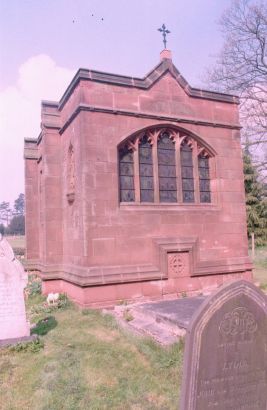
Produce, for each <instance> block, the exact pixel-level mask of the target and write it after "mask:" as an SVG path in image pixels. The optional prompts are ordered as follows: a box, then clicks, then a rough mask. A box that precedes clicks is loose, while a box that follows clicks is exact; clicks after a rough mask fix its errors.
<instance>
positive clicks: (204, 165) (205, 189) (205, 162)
mask: <svg viewBox="0 0 267 410" xmlns="http://www.w3.org/2000/svg"><path fill="white" fill-rule="evenodd" d="M198 174H199V194H200V202H205V203H208V202H211V196H210V170H209V158H208V156H205V154H204V153H202V154H200V155H199V156H198Z"/></svg>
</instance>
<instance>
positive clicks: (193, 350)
mask: <svg viewBox="0 0 267 410" xmlns="http://www.w3.org/2000/svg"><path fill="white" fill-rule="evenodd" d="M266 409H267V297H266V295H264V294H263V293H262V292H261V291H260V290H258V289H257V288H256V287H255V286H254V285H252V284H251V283H249V282H246V281H237V282H234V283H231V284H230V285H226V286H223V287H222V288H220V289H219V290H218V291H217V292H216V293H215V294H213V295H212V296H210V297H209V298H208V299H207V300H206V301H205V302H204V303H203V304H202V305H201V306H200V308H199V309H198V311H197V312H196V313H195V315H194V316H193V318H192V321H191V324H190V326H189V329H188V333H187V336H186V347H185V360H184V375H183V385H182V395H181V406H180V410H266Z"/></svg>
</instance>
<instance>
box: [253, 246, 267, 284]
mask: <svg viewBox="0 0 267 410" xmlns="http://www.w3.org/2000/svg"><path fill="white" fill-rule="evenodd" d="M253 264H254V270H253V273H254V279H255V280H256V281H257V282H260V284H261V286H262V287H263V288H267V246H262V247H259V248H256V250H255V259H254V261H253Z"/></svg>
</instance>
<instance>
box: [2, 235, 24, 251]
mask: <svg viewBox="0 0 267 410" xmlns="http://www.w3.org/2000/svg"><path fill="white" fill-rule="evenodd" d="M5 238H6V239H7V240H8V242H9V243H10V245H11V246H12V248H23V249H25V246H26V244H25V236H24V235H8V236H5Z"/></svg>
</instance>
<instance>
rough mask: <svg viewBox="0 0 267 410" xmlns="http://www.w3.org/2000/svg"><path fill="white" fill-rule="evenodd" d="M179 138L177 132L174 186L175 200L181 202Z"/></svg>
mask: <svg viewBox="0 0 267 410" xmlns="http://www.w3.org/2000/svg"><path fill="white" fill-rule="evenodd" d="M180 149H181V140H180V136H179V133H178V132H177V134H176V137H175V165H176V188H177V202H179V203H181V202H183V187H182V169H181V151H180Z"/></svg>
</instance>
